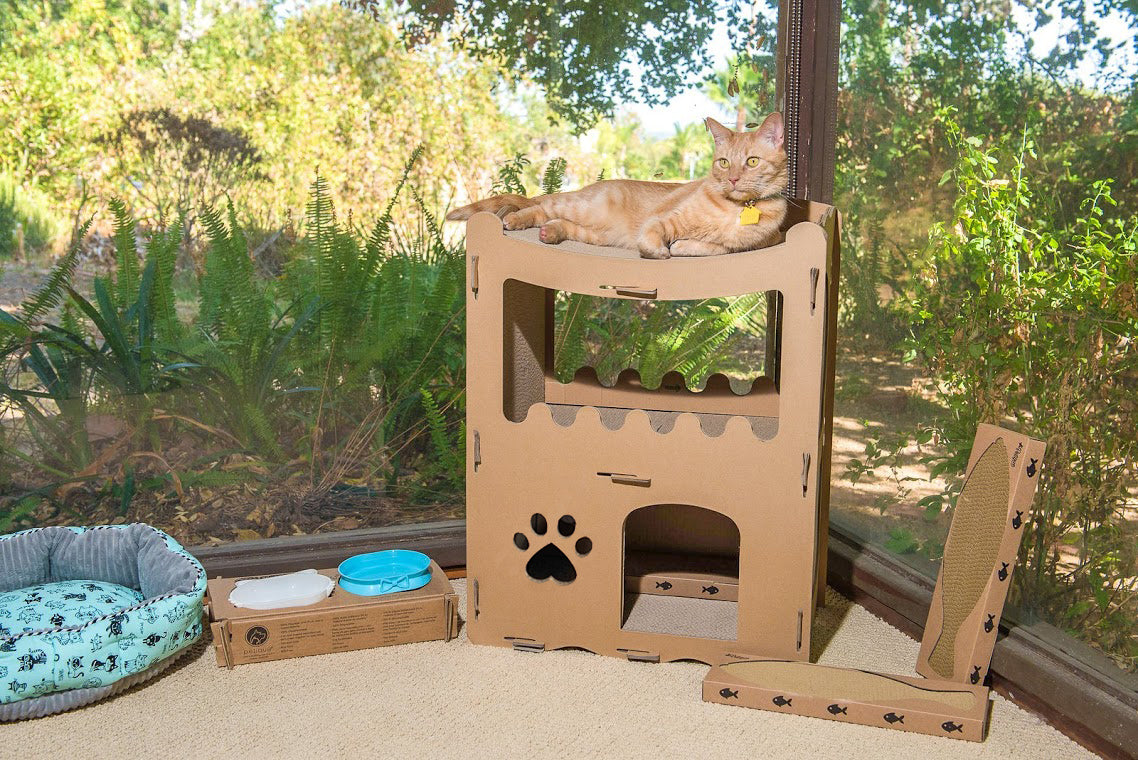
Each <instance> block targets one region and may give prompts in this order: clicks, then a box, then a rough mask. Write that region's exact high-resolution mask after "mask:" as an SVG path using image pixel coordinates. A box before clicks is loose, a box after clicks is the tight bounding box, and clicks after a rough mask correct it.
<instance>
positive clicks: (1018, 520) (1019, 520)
mask: <svg viewBox="0 0 1138 760" xmlns="http://www.w3.org/2000/svg"><path fill="white" fill-rule="evenodd" d="M1022 525H1023V512H1022V511H1021V510H1018V509H1017V510H1016V516H1015V517H1013V518H1012V527H1013V528H1015V529H1016V530H1019V529H1020V526H1022Z"/></svg>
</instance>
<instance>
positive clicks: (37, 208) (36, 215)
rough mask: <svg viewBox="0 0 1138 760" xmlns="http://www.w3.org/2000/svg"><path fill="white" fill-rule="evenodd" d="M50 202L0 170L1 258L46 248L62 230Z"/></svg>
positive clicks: (42, 195) (61, 225)
mask: <svg viewBox="0 0 1138 760" xmlns="http://www.w3.org/2000/svg"><path fill="white" fill-rule="evenodd" d="M50 206H51V202H50V201H49V200H48V198H47V197H46V196H45V195H44V194H43V193H40V192H38V191H36V190H34V189H31V190H30V189H27V188H24V187H21V186H20V185H19V184H18V183H17V182H16V181H15V180H14V179H13V178H12V177H11V176H10V175H7V174H3V173H0V258H11V257H13V256H16V255H18V254H20V253H21V251H20V250H19V249H20V247H21V241H22V247H23V252H27V251H38V250H43V249H45V248H48V247H49V246H50V245H51V244H52V243H53V242H54V241H55V240H56V238H58V237H59V235H60V234H61V233H62V232H63V230H64V225H63V223H62V222H61V221H60V220H59V219H58V218H56V217H55V215H54V214H52V212H51V211H50V210H49V209H50Z"/></svg>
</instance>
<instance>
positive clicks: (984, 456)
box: [917, 424, 1045, 684]
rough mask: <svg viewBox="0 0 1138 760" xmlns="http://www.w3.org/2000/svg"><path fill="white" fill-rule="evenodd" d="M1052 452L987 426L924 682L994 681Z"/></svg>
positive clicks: (926, 644) (940, 581)
mask: <svg viewBox="0 0 1138 760" xmlns="http://www.w3.org/2000/svg"><path fill="white" fill-rule="evenodd" d="M1044 448H1045V446H1044V444H1043V443H1042V442H1041V441H1036V440H1034V439H1031V438H1028V437H1027V436H1024V435H1020V434H1018V433H1013V432H1011V431H1009V430H1005V429H1003V428H1000V427H996V426H995V425H987V424H982V425H980V426H979V429H978V430H977V432H976V439H975V441H974V443H973V445H972V453H971V455H970V457H969V462H968V479H967V480H966V482H965V485H964V488H963V490H962V492H961V497H960V499H959V500H958V502H957V511H956V513H955V514H954V516H953V524H952V527H951V528H950V529H949V537H948V540H947V541H946V544H945V556H944V559H943V560H942V563H941V571H940V573H939V575H938V577H937V583H936V588H935V589H934V590H933V599H932V604H931V605H930V607H929V616H928V619H927V621H926V622H925V632H924V635H923V636H922V638H921V651H920V654H919V656H918V658H917V672H918V673H920V674H921V675H924V676H927V677H929V678H943V679H946V680H949V681H955V682H958V683H969V684H977V683H981V682H983V680H984V678H985V677H986V676H987V673H988V667H989V665H990V664H991V660H992V650H993V648H994V647H995V645H996V636H997V634H998V633H999V623H1000V616H1001V615H1002V614H1003V609H1004V602H1005V601H1006V599H1007V595H1008V588H1009V587H1010V585H1011V575H1012V569H1013V568H1014V566H1015V561H1016V555H1017V554H1018V552H1019V545H1020V542H1021V540H1022V537H1023V533H1024V527H1023V526H1024V525H1025V524H1027V522H1028V520H1029V518H1030V509H1031V502H1032V499H1033V498H1034V496H1035V488H1036V484H1037V483H1038V481H1039V469H1040V467H1041V466H1042V463H1043V454H1044ZM1005 475H1006V481H1005V480H1004V477H1005Z"/></svg>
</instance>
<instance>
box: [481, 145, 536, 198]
mask: <svg viewBox="0 0 1138 760" xmlns="http://www.w3.org/2000/svg"><path fill="white" fill-rule="evenodd" d="M529 162H530V161H529V159H528V158H526V157H525V156H524V155H522V154H521V153H515V154H514V157H513V158H511V159H510V160H509V161H506V162H504V163H503V164H502V165H501V166H499V167H498V177H497V179H495V180H494V184H493V186H492V187H491V188H490V193H491V194H492V195H499V194H502V193H516V194H518V195H525V194H526V186H525V183H524V182H523V181H522V177H523V176H524V174H525V170H526V166H528V165H529Z"/></svg>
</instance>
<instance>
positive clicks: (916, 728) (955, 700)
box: [703, 660, 988, 742]
mask: <svg viewBox="0 0 1138 760" xmlns="http://www.w3.org/2000/svg"><path fill="white" fill-rule="evenodd" d="M703 700H704V701H705V702H717V703H719V704H725V705H737V706H741V707H750V708H755V709H759V710H769V711H771V712H787V713H793V714H795V715H802V716H807V717H811V718H824V719H826V720H835V721H839V722H843V723H859V724H861V725H866V726H877V727H879V728H891V729H894V730H898V731H910V732H913V733H921V734H928V735H930V736H945V737H948V738H951V739H964V740H967V741H975V742H979V741H983V740H984V736H985V733H986V730H987V722H988V689H987V687H983V686H964V685H961V684H957V683H954V682H948V681H933V680H926V679H921V678H909V677H905V676H892V675H883V674H878V673H871V672H867V671H861V670H851V669H847V668H832V667H827V666H824V665H811V664H809V663H802V662H786V661H779V660H750V661H740V662H732V663H727V664H725V665H722V666H717V667H714V668H712V669H711V671H710V672H709V673H708V674H707V677H706V678H705V679H704V682H703Z"/></svg>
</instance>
